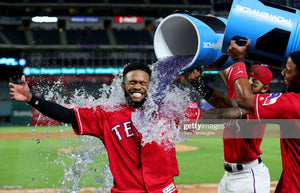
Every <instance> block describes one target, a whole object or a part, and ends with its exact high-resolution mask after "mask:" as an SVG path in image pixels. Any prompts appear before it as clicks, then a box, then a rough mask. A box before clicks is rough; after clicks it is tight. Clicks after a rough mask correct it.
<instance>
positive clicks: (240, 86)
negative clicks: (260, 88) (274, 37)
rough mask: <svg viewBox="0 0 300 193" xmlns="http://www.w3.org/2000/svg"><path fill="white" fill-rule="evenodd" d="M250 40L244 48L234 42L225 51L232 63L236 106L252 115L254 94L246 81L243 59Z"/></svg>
mask: <svg viewBox="0 0 300 193" xmlns="http://www.w3.org/2000/svg"><path fill="white" fill-rule="evenodd" d="M249 46H250V40H248V41H247V43H246V45H245V46H238V45H237V44H236V43H235V41H234V40H232V41H231V44H230V46H229V48H228V50H227V53H228V55H229V56H230V57H231V59H232V60H233V61H234V65H233V67H232V68H233V69H232V76H233V78H232V80H231V81H233V82H234V91H235V96H236V101H237V103H238V105H239V106H240V107H242V108H244V109H246V110H248V111H250V112H251V113H254V96H255V95H254V94H253V93H252V91H251V86H250V83H249V81H248V75H247V69H246V66H245V62H244V60H243V59H241V58H244V56H245V54H246V52H247V49H248V47H249Z"/></svg>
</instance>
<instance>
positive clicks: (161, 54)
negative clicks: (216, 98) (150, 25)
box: [154, 13, 232, 70]
mask: <svg viewBox="0 0 300 193" xmlns="http://www.w3.org/2000/svg"><path fill="white" fill-rule="evenodd" d="M226 22H227V20H226V19H224V18H220V17H210V16H199V15H193V14H185V13H174V14H171V15H169V16H168V17H166V18H165V19H164V20H163V21H161V23H160V24H159V25H158V26H157V29H156V31H155V34H154V52H155V55H156V57H157V59H158V60H161V59H163V58H166V57H171V56H187V57H192V60H191V62H190V63H189V64H188V65H187V66H186V67H184V69H183V70H188V69H192V68H195V67H200V66H202V65H203V66H205V67H213V68H215V69H216V68H217V69H224V68H226V67H228V66H230V65H232V60H231V59H230V58H229V57H228V56H227V55H226V54H223V53H222V51H221V48H222V42H223V35H224V31H225V28H226Z"/></svg>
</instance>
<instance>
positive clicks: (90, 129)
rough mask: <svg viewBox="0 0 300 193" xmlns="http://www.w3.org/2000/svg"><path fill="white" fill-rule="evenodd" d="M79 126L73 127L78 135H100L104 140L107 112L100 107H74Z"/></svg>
mask: <svg viewBox="0 0 300 193" xmlns="http://www.w3.org/2000/svg"><path fill="white" fill-rule="evenodd" d="M74 111H75V115H76V120H77V127H78V128H74V126H73V129H74V131H75V133H76V134H77V135H90V136H95V137H99V138H100V139H101V140H103V124H104V121H103V120H104V119H106V113H105V112H104V111H103V110H101V109H100V108H99V107H97V109H96V110H95V109H93V108H78V109H74Z"/></svg>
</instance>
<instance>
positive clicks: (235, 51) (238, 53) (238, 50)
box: [227, 40, 250, 60]
mask: <svg viewBox="0 0 300 193" xmlns="http://www.w3.org/2000/svg"><path fill="white" fill-rule="evenodd" d="M249 46H250V40H247V43H246V44H245V45H244V46H239V45H237V44H236V43H235V40H231V42H230V46H229V47H228V49H227V54H228V55H229V56H230V58H231V59H232V60H235V59H238V58H244V57H245V55H246V53H247V50H248V48H249Z"/></svg>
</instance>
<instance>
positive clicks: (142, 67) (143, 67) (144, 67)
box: [123, 62, 151, 78]
mask: <svg viewBox="0 0 300 193" xmlns="http://www.w3.org/2000/svg"><path fill="white" fill-rule="evenodd" d="M134 70H142V71H144V72H146V73H147V74H148V75H149V77H151V69H150V68H149V66H148V65H146V64H143V63H138V62H136V63H128V64H126V65H125V66H124V68H123V78H124V77H125V76H126V74H127V73H128V72H131V71H134Z"/></svg>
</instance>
